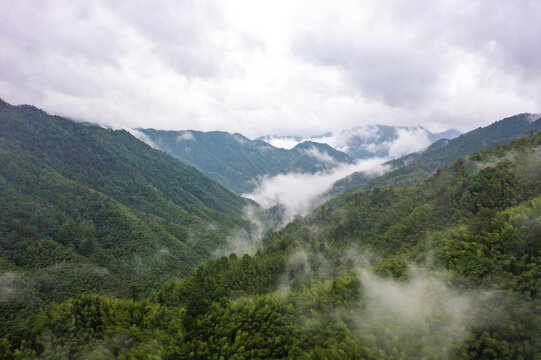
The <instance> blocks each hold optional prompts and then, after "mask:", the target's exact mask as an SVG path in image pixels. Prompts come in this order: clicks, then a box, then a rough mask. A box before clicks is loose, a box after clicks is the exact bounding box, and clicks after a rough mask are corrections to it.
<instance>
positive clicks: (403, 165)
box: [330, 114, 541, 195]
mask: <svg viewBox="0 0 541 360" xmlns="http://www.w3.org/2000/svg"><path fill="white" fill-rule="evenodd" d="M540 130H541V119H539V115H537V116H535V115H533V114H519V115H515V116H511V117H509V118H505V119H503V120H500V121H497V122H495V123H493V124H491V125H489V126H487V127H484V128H478V129H475V130H472V131H470V132H467V133H465V134H462V135H460V136H459V137H457V138H455V139H452V140H447V139H441V140H439V141H437V142H435V143H434V144H432V145H430V146H429V147H428V148H426V149H425V150H422V151H419V152H416V153H413V154H409V155H406V156H403V157H401V158H398V159H396V160H391V161H389V162H388V163H386V164H387V165H389V166H390V167H391V168H392V169H393V170H392V171H390V172H389V173H387V174H385V175H383V176H380V177H378V178H376V179H372V178H370V177H368V176H366V175H365V174H363V173H360V172H359V173H354V174H351V175H349V176H347V177H346V178H344V179H342V180H339V181H337V182H336V183H335V184H334V186H333V189H332V190H331V191H330V193H331V194H333V195H337V194H340V193H343V192H351V191H355V190H357V189H359V188H360V187H364V188H371V187H374V186H406V185H412V184H414V183H416V182H419V181H421V180H423V179H426V178H427V177H428V176H430V175H431V174H433V173H434V171H436V169H438V168H440V167H443V166H447V165H449V164H451V163H452V162H453V161H456V160H458V159H459V158H461V157H463V156H467V155H469V154H473V153H474V152H477V151H482V150H485V149H490V148H493V147H495V146H498V145H501V144H505V143H507V142H509V141H511V140H513V139H515V138H517V137H519V136H526V135H530V134H534V133H536V132H538V131H540Z"/></svg>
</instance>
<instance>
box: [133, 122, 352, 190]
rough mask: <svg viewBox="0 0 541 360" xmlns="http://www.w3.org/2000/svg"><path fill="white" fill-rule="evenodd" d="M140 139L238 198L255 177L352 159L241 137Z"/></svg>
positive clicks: (312, 146) (311, 146)
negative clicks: (283, 147)
mask: <svg viewBox="0 0 541 360" xmlns="http://www.w3.org/2000/svg"><path fill="white" fill-rule="evenodd" d="M138 132H140V133H141V134H142V137H141V139H143V140H145V141H147V142H148V143H149V144H151V145H152V146H154V147H155V148H157V149H160V150H162V151H164V152H166V153H168V154H170V155H171V156H173V157H175V158H177V159H179V160H180V161H182V162H184V163H186V164H189V165H192V166H194V167H196V168H198V169H199V170H201V171H202V172H203V173H204V174H206V175H207V176H209V177H210V178H212V179H214V180H216V181H218V182H220V183H221V184H222V185H224V186H225V187H227V188H229V189H231V190H233V191H235V192H236V193H238V194H244V193H250V192H251V191H252V190H253V189H254V188H255V186H256V185H257V184H256V181H257V179H258V178H259V177H262V176H265V175H267V176H272V175H277V174H280V173H287V172H310V173H315V172H317V171H321V170H329V169H331V168H333V167H335V166H337V165H338V164H340V163H351V162H352V159H351V158H350V157H349V156H348V155H346V154H344V153H342V152H340V151H337V150H335V149H333V148H331V147H330V146H328V145H326V144H320V143H316V142H311V141H308V142H304V143H300V144H298V145H297V146H295V147H294V148H292V149H290V150H286V149H279V148H276V147H274V146H272V145H269V144H267V143H266V142H264V141H259V140H250V139H248V138H246V137H244V136H242V135H241V134H229V133H227V132H221V131H212V132H201V131H193V130H187V131H164V130H154V129H138Z"/></svg>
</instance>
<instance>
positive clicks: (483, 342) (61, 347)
mask: <svg viewBox="0 0 541 360" xmlns="http://www.w3.org/2000/svg"><path fill="white" fill-rule="evenodd" d="M536 119H537V120H536ZM539 130H541V119H539V118H538V116H534V115H532V114H520V115H516V116H513V117H510V118H506V119H503V120H501V121H498V122H496V123H494V124H492V125H490V126H488V127H485V128H480V129H476V130H474V131H471V132H468V133H466V134H463V135H461V136H460V137H458V138H456V139H453V140H443V139H442V140H439V141H437V142H436V143H434V144H433V145H431V146H429V147H428V148H427V149H425V150H424V151H422V152H418V153H414V154H410V155H407V156H406V157H402V158H399V159H397V160H394V161H393V162H396V164H395V165H394V166H395V167H397V168H396V169H395V170H392V169H391V166H393V165H392V162H391V164H388V165H387V166H388V167H389V169H388V170H387V171H389V172H387V173H386V174H384V175H383V176H380V177H375V178H374V179H372V180H371V182H370V183H367V185H366V186H365V188H362V187H361V188H357V189H356V190H354V191H352V192H347V193H344V194H342V195H340V196H337V197H334V198H332V199H330V200H329V201H327V202H325V203H323V204H321V205H320V206H317V205H318V203H311V204H310V206H309V207H307V212H306V213H305V214H306V216H304V217H299V218H297V219H295V220H294V221H292V222H290V223H289V224H287V225H286V226H285V227H283V228H281V229H275V230H276V231H270V232H269V231H268V228H265V226H264V224H263V225H262V224H260V225H262V226H258V224H257V222H260V223H262V222H264V221H266V219H269V218H270V217H272V215H273V214H272V212H269V213H265V212H264V211H262V210H261V209H260V208H259V209H258V208H257V206H256V205H255V204H254V203H253V202H250V201H248V200H246V199H243V198H242V197H240V196H238V195H235V194H234V193H233V192H231V191H229V190H227V189H225V188H224V187H222V186H221V185H219V184H218V183H217V182H215V181H213V180H211V179H210V178H208V177H206V176H205V175H203V174H202V173H201V172H199V171H198V170H197V169H195V168H193V167H191V166H188V165H185V164H183V163H182V162H180V161H178V160H176V159H174V158H173V157H171V156H169V155H167V154H165V153H163V152H161V151H158V150H155V149H152V148H151V147H149V146H148V145H146V144H144V143H143V142H142V141H140V140H138V139H136V138H135V137H134V136H132V135H131V134H130V133H128V132H127V131H123V130H120V131H113V130H110V129H103V128H99V127H95V126H84V125H81V124H77V123H75V122H72V121H70V120H67V119H64V118H61V117H58V116H50V115H47V114H46V113H44V112H43V111H41V110H39V109H37V108H35V107H32V106H28V105H23V106H12V105H9V104H7V103H5V102H1V101H0V164H1V166H0V194H1V197H0V215H1V216H0V269H1V271H2V273H1V274H0V316H1V320H2V321H1V323H0V336H1V337H0V357H1V358H5V359H10V360H11V359H26V358H29V359H47V358H59V359H61V358H74V359H87V358H91V359H92V358H104V359H109V358H111V359H113V358H148V357H149V356H153V357H154V358H157V359H184V358H186V359H192V358H200V359H213V358H215V357H217V356H218V355H219V356H222V357H224V358H233V357H243V358H254V359H256V358H272V359H274V358H275V359H283V358H308V359H318V358H340V359H347V358H365V359H372V358H374V359H375V358H382V357H385V358H408V359H409V358H419V357H424V358H426V359H434V360H436V359H442V358H449V359H470V358H473V359H478V358H479V359H501V358H511V359H514V358H524V359H526V358H535V357H536V356H537V355H538V354H539V353H540V351H541V349H540V348H539V344H540V343H541V338H540V335H539V334H541V313H540V311H539V309H540V307H539V304H540V294H539V278H540V274H541V272H540V271H541V268H540V254H541V248H540V246H541V241H539V240H540V239H541V226H540V219H541V217H540V216H541V166H540V164H541V160H540V159H541V132H539ZM146 132H147V131H145V133H146ZM149 132H150V133H152V130H149ZM164 133H165V134H166V135H167V136H169V137H170V138H171V142H173V141H175V143H177V139H178V138H179V136H180V141H179V143H180V144H182V143H183V142H184V141H187V142H188V143H189V144H192V143H191V142H190V141H192V142H193V141H194V140H195V139H197V136H201V138H205V137H210V138H212V136H216V137H215V138H213V140H208V142H207V144H208V146H209V147H210V146H212V144H216V146H218V147H220V148H221V149H222V151H225V149H226V148H227V141H229V142H230V143H231V144H232V146H235V149H236V150H237V151H243V150H242V149H243V147H242V146H240V147H239V145H234V144H241V145H248V144H251V145H253V146H254V147H253V152H254V153H255V154H256V155H257V156H262V155H261V154H262V153H264V152H265V151H266V150H264V149H265V148H270V150H271V151H273V152H274V151H278V152H276V154H277V155H276V159H278V160H280V161H284V163H283V164H289V165H288V166H293V167H295V166H301V167H302V166H305V168H306V169H308V171H314V172H315V173H312V172H306V173H304V174H301V175H303V176H306V177H304V178H302V179H301V180H302V181H301V183H302V184H303V186H304V187H305V188H307V187H310V186H312V185H315V186H314V188H317V187H321V188H325V186H327V184H326V183H325V184H323V183H320V182H316V181H315V180H316V179H318V176H322V175H321V173H328V174H331V173H333V174H338V170H337V169H339V168H341V167H342V165H340V166H338V167H335V168H330V169H324V170H321V169H320V168H319V166H320V164H321V163H324V162H325V160H329V159H333V160H332V161H337V160H336V159H342V160H343V161H344V162H345V165H343V166H352V167H353V166H358V165H359V164H360V162H359V161H365V164H367V168H366V171H372V176H376V175H375V173H374V171H375V170H374V169H378V168H380V164H377V163H373V164H370V163H369V162H367V161H368V160H366V159H365V160H358V162H355V163H351V161H352V160H351V158H350V157H349V156H348V155H347V154H344V153H340V152H338V151H335V150H334V149H332V148H330V147H329V146H328V145H326V144H317V143H313V142H303V143H301V144H299V145H297V146H296V147H295V148H293V149H292V150H289V151H288V150H285V149H276V148H273V147H272V146H270V145H268V144H266V143H264V142H260V141H253V142H251V141H249V142H248V143H244V144H243V142H245V141H247V140H246V138H244V137H241V136H240V135H238V134H234V135H231V134H227V133H201V134H197V133H196V132H190V133H187V132H180V133H179V132H160V133H159V134H160V135H163V134H164ZM523 135H524V136H525V137H520V136H523ZM191 137H193V139H192V138H191ZM517 137H520V138H518V139H516V140H514V141H513V139H515V138H517ZM147 141H148V139H147ZM498 144H503V145H501V146H499V147H495V146H497V145H498ZM192 149H193V150H194V151H195V148H192ZM273 149H274V150H273ZM314 149H316V150H318V151H320V152H316V150H314ZM475 149H480V150H482V151H481V152H475V153H473V154H472V155H470V156H466V157H464V156H462V155H461V154H463V153H469V152H474V151H476V150H475ZM323 150H325V151H326V155H324V154H323ZM333 150H334V151H333ZM197 151H199V150H197ZM204 154H205V153H204ZM211 154H212V152H208V153H206V154H205V156H207V157H208V161H209V162H212V158H211V157H210V156H211ZM331 155H332V156H331ZM243 156H244V158H243V159H248V158H249V156H253V155H250V154H249V153H248V155H246V154H243ZM327 156H328V157H327ZM457 157H459V158H457ZM455 158H457V159H456V161H454V160H453V159H455ZM196 159H197V158H196ZM283 159H286V160H287V161H286V160H283ZM314 159H315V160H319V162H317V161H315V160H314ZM376 159H379V158H376ZM278 160H277V161H278ZM238 161H240V159H239V160H238ZM348 161H349V162H350V163H348ZM329 162H331V160H329ZM408 162H409V163H408ZM445 162H450V163H451V164H450V165H449V166H445V167H440V168H439V169H438V170H435V171H434V170H433V167H434V166H439V165H438V164H442V163H445ZM298 164H300V165H298ZM282 175H284V174H282ZM285 175H287V174H285ZM297 175H298V174H297ZM279 177H280V175H277V176H273V177H270V178H269V179H268V180H270V179H274V180H276V179H278V178H279ZM266 183H267V185H273V186H279V185H280V183H279V182H277V181H267V182H266ZM389 185H391V186H389ZM288 186H291V183H288ZM293 190H294V192H297V193H298V192H300V189H293ZM254 193H256V192H254ZM289 197H290V201H291V202H290V203H289V204H287V203H286V205H287V206H290V205H291V206H294V205H295V204H296V203H297V206H299V207H303V206H305V205H306V204H303V203H302V199H299V198H295V197H292V196H289ZM299 204H300V205H299ZM313 206H317V207H316V208H315V209H312V207H313ZM247 208H252V209H255V210H254V211H256V212H257V211H259V212H260V215H261V217H259V218H257V217H256V216H253V215H254V213H251V214H250V213H246V212H244V211H243V209H247ZM250 215H252V216H251V217H250ZM262 229H263V230H262ZM250 234H252V235H255V236H250ZM247 240H248V241H249V242H250V243H247V242H246V241H247ZM224 245H230V246H229V247H225V248H226V249H232V252H231V253H223V252H215V250H216V249H219V248H222V249H223V248H224ZM247 245H250V246H247ZM233 249H234V250H233ZM216 254H220V255H218V256H216ZM221 255H226V256H221Z"/></svg>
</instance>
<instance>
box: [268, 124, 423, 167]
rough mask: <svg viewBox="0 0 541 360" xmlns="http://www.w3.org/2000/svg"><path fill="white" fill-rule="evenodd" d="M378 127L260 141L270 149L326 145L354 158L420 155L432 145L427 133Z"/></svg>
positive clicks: (370, 126)
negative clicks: (418, 153) (268, 145)
mask: <svg viewBox="0 0 541 360" xmlns="http://www.w3.org/2000/svg"><path fill="white" fill-rule="evenodd" d="M389 131H390V129H389V128H386V127H384V126H380V125H365V126H357V127H354V128H352V129H345V130H341V131H332V132H329V133H327V134H324V135H318V136H308V137H302V136H273V135H269V136H265V137H263V138H262V140H263V141H266V142H267V143H269V144H271V145H272V146H275V147H279V148H283V149H291V148H293V147H295V146H296V145H298V144H300V143H302V142H304V141H315V142H319V143H324V144H327V145H329V146H331V147H333V148H335V149H337V150H339V151H342V152H345V153H347V154H348V155H350V156H352V157H355V158H363V159H364V158H370V157H374V156H377V157H390V158H395V157H400V156H403V155H407V154H410V153H412V152H416V151H419V150H421V149H423V148H425V147H427V146H428V145H430V144H431V143H432V140H431V139H430V132H429V131H428V130H426V129H424V128H422V127H395V128H393V130H392V134H389Z"/></svg>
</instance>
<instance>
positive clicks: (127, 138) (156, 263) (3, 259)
mask: <svg viewBox="0 0 541 360" xmlns="http://www.w3.org/2000/svg"><path fill="white" fill-rule="evenodd" d="M246 202H247V201H246V200H245V199H242V198H241V197H239V196H237V195H235V194H233V193H232V192H230V191H228V190H226V189H225V188H223V187H222V186H221V185H219V184H218V183H216V182H214V181H213V180H211V179H209V178H207V177H206V176H204V175H203V174H201V173H200V172H199V171H198V170H196V169H194V168H192V167H190V166H186V165H184V164H182V163H180V162H179V161H177V160H176V159H173V158H172V157H170V156H169V155H166V154H164V153H162V152H160V151H157V150H154V149H152V148H150V147H149V146H147V145H146V144H144V143H143V142H141V141H139V140H137V139H136V138H134V137H133V136H132V135H130V134H129V133H128V132H126V131H112V130H106V129H102V128H99V127H89V126H83V125H80V124H77V123H74V122H72V121H69V120H66V119H63V118H61V117H57V116H50V115H47V114H46V113H45V112H43V111H41V110H38V109H36V108H34V107H31V106H26V105H25V106H12V105H9V104H7V103H5V102H3V101H0V269H1V275H0V286H1V288H0V294H1V297H2V299H0V301H1V305H2V312H3V315H6V312H7V313H8V315H9V316H15V314H16V312H15V311H11V310H10V309H7V310H6V308H5V307H4V305H5V301H7V300H9V301H8V302H9V303H10V304H11V305H10V306H14V307H17V306H27V305H31V306H39V305H40V304H42V303H48V302H50V301H61V300H63V299H67V298H68V297H70V296H73V295H78V294H80V293H81V292H83V291H92V292H99V293H104V294H105V293H107V294H117V295H122V294H126V293H128V292H131V293H135V292H148V291H149V290H150V289H151V288H152V287H157V286H160V284H161V283H163V282H164V281H165V280H166V279H172V278H175V277H177V276H180V275H186V274H187V273H189V272H190V271H191V270H192V269H193V268H194V266H196V265H197V264H199V263H201V262H202V261H204V260H206V259H208V257H209V253H210V252H211V251H212V250H213V249H214V248H215V247H216V246H218V245H220V244H222V243H223V242H224V241H225V239H226V237H227V236H228V235H229V234H230V232H231V231H233V229H237V228H239V227H247V226H248V225H247V223H246V222H245V220H242V218H241V215H242V208H243V206H244V205H245V204H246ZM0 322H1V320H0Z"/></svg>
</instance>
